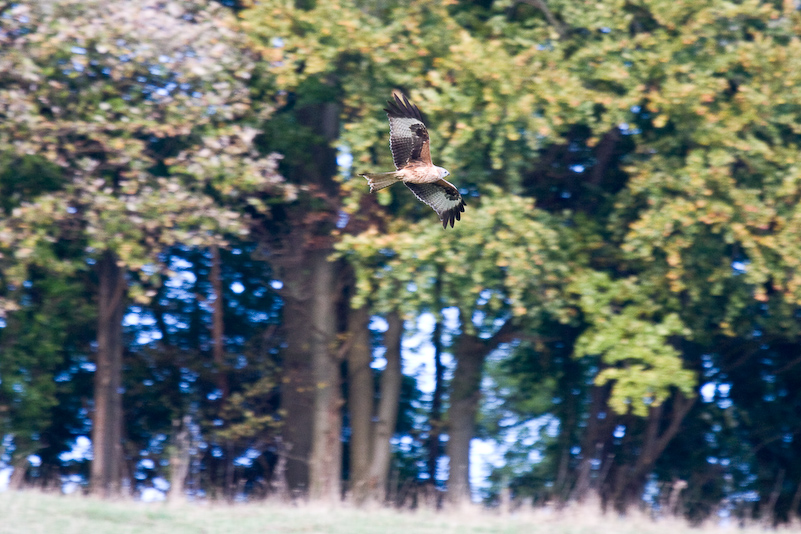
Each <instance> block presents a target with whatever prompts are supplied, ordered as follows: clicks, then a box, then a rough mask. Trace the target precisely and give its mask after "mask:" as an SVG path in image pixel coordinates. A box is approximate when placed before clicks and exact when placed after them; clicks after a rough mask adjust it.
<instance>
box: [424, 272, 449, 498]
mask: <svg viewBox="0 0 801 534" xmlns="http://www.w3.org/2000/svg"><path fill="white" fill-rule="evenodd" d="M441 301H442V267H441V266H437V279H436V281H435V284H434V302H435V303H436V308H437V309H436V319H435V321H436V322H435V323H434V332H433V333H432V337H433V342H434V393H433V394H432V397H431V417H430V418H429V425H430V430H429V433H428V443H427V448H428V466H427V467H428V476H429V480H430V481H431V483H432V484H436V483H437V460H438V459H439V456H440V454H441V446H440V435H441V434H442V396H443V394H444V391H445V383H444V382H445V366H444V365H443V364H442V305H441Z"/></svg>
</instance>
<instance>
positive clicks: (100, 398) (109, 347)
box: [91, 251, 125, 497]
mask: <svg viewBox="0 0 801 534" xmlns="http://www.w3.org/2000/svg"><path fill="white" fill-rule="evenodd" d="M97 276H98V282H99V286H100V287H99V301H98V324H97V362H96V369H95V377H94V385H95V398H94V404H95V409H94V416H93V420H92V448H93V460H92V469H91V476H92V478H91V485H92V492H93V493H95V494H97V495H100V496H103V497H109V496H111V495H116V494H119V492H120V490H121V473H122V445H121V439H122V394H121V389H120V388H121V385H122V317H123V313H124V311H125V302H124V296H125V273H124V272H123V270H122V269H121V268H120V267H119V266H118V265H117V262H116V257H115V255H114V254H113V253H111V252H108V251H107V252H106V253H104V254H103V256H102V257H101V258H100V260H99V261H98V262H97Z"/></svg>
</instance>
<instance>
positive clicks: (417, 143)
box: [384, 94, 432, 170]
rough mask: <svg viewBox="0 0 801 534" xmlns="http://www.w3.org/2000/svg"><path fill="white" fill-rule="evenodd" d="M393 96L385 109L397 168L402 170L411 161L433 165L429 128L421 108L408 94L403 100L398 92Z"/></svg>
mask: <svg viewBox="0 0 801 534" xmlns="http://www.w3.org/2000/svg"><path fill="white" fill-rule="evenodd" d="M393 96H394V98H395V100H389V101H388V102H387V104H388V107H387V108H385V109H384V111H386V112H387V117H389V148H390V150H392V159H393V160H394V161H395V168H396V169H398V170H401V169H403V168H404V167H406V166H407V165H408V164H409V163H423V164H425V165H432V163H431V149H430V145H429V142H428V130H426V125H425V124H423V117H422V116H421V115H420V110H419V109H418V108H417V106H415V105H414V104H411V103H410V102H409V99H408V98H406V95H402V96H403V100H401V99H400V97H399V96H398V95H397V94H395V95H393Z"/></svg>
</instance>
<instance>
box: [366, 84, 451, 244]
mask: <svg viewBox="0 0 801 534" xmlns="http://www.w3.org/2000/svg"><path fill="white" fill-rule="evenodd" d="M393 96H394V97H395V100H394V101H392V100H390V101H388V102H387V103H388V104H389V107H387V108H386V109H384V111H386V112H387V117H389V148H390V150H391V151H392V159H393V160H394V161H395V169H397V170H395V171H392V172H382V173H376V174H362V175H360V176H364V177H365V178H367V182H368V183H369V184H370V192H371V193H374V192H376V191H379V190H381V189H384V188H385V187H389V186H391V185H392V184H394V183H395V182H403V183H404V185H406V187H408V188H409V189H411V190H412V193H414V196H416V197H417V198H418V199H419V200H421V201H423V202H425V203H426V204H428V205H429V206H431V208H433V210H434V211H436V212H437V215H439V218H440V220H441V221H442V227H443V228H447V226H448V223H450V224H451V228H453V222H454V221H458V220H459V219H460V218H461V213H462V212H463V211H464V200H462V195H460V194H459V190H458V189H456V187H454V185H453V184H452V183H450V182H449V181H447V180H445V177H446V176H448V175H449V174H450V173H449V172H448V171H447V170H445V169H443V168H442V167H437V166H436V165H434V164H433V163H431V147H430V145H429V139H428V130H426V125H425V124H423V117H422V116H421V115H420V110H419V109H418V108H417V106H415V105H414V104H410V103H409V99H408V98H406V96H405V95H401V96H403V100H401V99H400V97H398V95H397V94H395V95H393Z"/></svg>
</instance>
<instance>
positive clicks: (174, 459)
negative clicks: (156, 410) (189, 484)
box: [167, 415, 192, 503]
mask: <svg viewBox="0 0 801 534" xmlns="http://www.w3.org/2000/svg"><path fill="white" fill-rule="evenodd" d="M191 423H192V418H191V417H190V416H188V415H185V416H184V417H183V420H177V419H176V420H175V421H173V435H174V443H173V448H172V453H171V454H170V491H169V493H168V494H167V500H169V502H171V503H180V502H183V501H185V500H186V477H187V475H188V474H189V462H190V461H191V456H190V454H189V448H190V445H191V443H190V437H189V425H190V424H191Z"/></svg>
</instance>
